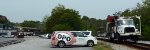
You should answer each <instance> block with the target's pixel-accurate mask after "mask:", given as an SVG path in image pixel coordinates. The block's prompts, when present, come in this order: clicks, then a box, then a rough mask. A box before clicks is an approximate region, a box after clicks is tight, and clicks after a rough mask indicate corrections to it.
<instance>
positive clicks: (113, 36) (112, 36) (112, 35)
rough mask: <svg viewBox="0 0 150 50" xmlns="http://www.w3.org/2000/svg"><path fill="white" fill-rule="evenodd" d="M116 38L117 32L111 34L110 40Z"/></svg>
mask: <svg viewBox="0 0 150 50" xmlns="http://www.w3.org/2000/svg"><path fill="white" fill-rule="evenodd" d="M114 39H115V34H114V33H112V34H110V37H109V40H110V41H114Z"/></svg>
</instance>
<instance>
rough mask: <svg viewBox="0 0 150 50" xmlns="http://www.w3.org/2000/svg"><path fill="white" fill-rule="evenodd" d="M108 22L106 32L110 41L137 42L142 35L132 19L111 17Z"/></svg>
mask: <svg viewBox="0 0 150 50" xmlns="http://www.w3.org/2000/svg"><path fill="white" fill-rule="evenodd" d="M107 20H108V21H107V25H106V32H107V36H108V38H109V39H110V40H114V39H117V40H118V41H126V40H127V39H131V40H133V41H134V42H136V41H137V40H138V37H139V36H140V35H141V33H139V32H138V31H137V29H136V27H135V24H134V21H133V19H131V18H126V17H117V16H109V17H108V19H107Z"/></svg>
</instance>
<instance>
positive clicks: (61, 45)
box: [57, 41, 66, 48]
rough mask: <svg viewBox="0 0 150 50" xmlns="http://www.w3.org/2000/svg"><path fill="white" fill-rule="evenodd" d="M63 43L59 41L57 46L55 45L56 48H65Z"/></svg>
mask: <svg viewBox="0 0 150 50" xmlns="http://www.w3.org/2000/svg"><path fill="white" fill-rule="evenodd" d="M65 45H66V44H65V42H63V41H60V42H58V44H57V46H58V47H60V48H63V47H65Z"/></svg>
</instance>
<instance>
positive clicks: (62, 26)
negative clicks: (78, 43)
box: [51, 24, 72, 31]
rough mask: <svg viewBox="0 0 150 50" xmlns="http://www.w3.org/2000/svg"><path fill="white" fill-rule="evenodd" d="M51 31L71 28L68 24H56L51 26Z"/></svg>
mask: <svg viewBox="0 0 150 50" xmlns="http://www.w3.org/2000/svg"><path fill="white" fill-rule="evenodd" d="M51 30H52V31H62V30H63V31H70V30H72V28H71V27H70V26H69V25H65V24H64V25H63V24H58V25H55V26H54V27H52V28H51Z"/></svg>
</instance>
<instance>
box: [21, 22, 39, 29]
mask: <svg viewBox="0 0 150 50" xmlns="http://www.w3.org/2000/svg"><path fill="white" fill-rule="evenodd" d="M20 25H21V26H22V27H31V28H38V27H39V25H40V21H27V20H25V21H24V22H23V23H21V24H20Z"/></svg>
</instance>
